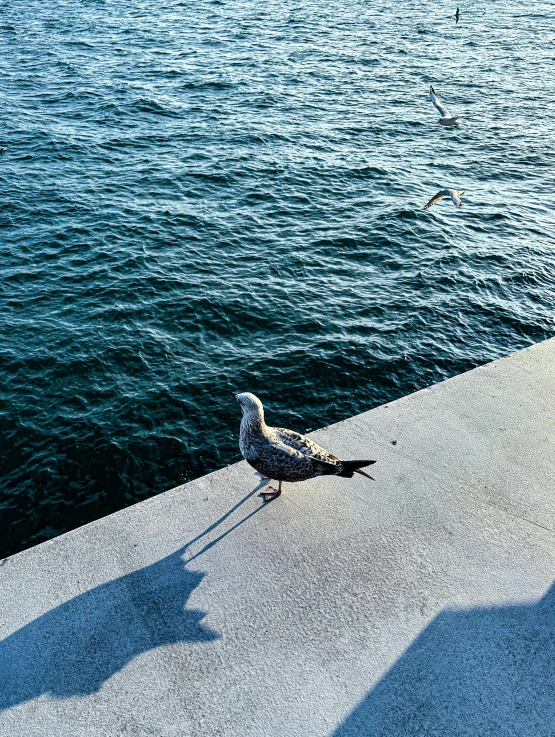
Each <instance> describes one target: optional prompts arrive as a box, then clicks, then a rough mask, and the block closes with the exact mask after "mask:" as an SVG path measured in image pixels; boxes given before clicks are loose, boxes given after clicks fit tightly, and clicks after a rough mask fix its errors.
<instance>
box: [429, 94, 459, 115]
mask: <svg viewBox="0 0 555 737" xmlns="http://www.w3.org/2000/svg"><path fill="white" fill-rule="evenodd" d="M430 100H431V101H432V103H433V105H434V107H435V108H437V110H438V111H439V113H440V114H441V117H442V118H452V117H453V116H452V115H451V113H450V112H449V110H447V108H446V107H445V105H444V104H443V103H442V102H441V100H440V99H439V97H438V96H437V95H436V93H435V91H434V88H433V87H430Z"/></svg>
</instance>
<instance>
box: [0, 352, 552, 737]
mask: <svg viewBox="0 0 555 737" xmlns="http://www.w3.org/2000/svg"><path fill="white" fill-rule="evenodd" d="M267 419H268V421H269V422H270V423H272V422H274V423H275V424H280V418H279V417H275V416H274V415H273V413H272V407H271V402H268V407H267ZM237 421H238V422H239V412H238V417H237ZM313 437H315V438H316V439H317V440H318V442H320V443H321V444H322V445H324V446H325V447H327V448H328V449H329V450H330V451H332V452H333V453H335V454H336V455H338V456H344V457H346V458H349V457H351V458H365V457H369V458H376V459H377V461H378V462H377V464H376V465H375V466H373V469H372V474H373V475H374V476H375V477H376V481H375V482H373V483H372V482H370V481H368V480H366V479H364V478H362V477H359V478H353V479H352V480H348V479H339V478H332V477H325V478H322V479H319V480H313V481H308V482H306V483H300V484H290V485H286V486H285V493H284V494H283V495H282V497H280V498H279V499H277V500H275V501H273V502H271V503H270V504H268V505H266V506H264V505H262V503H261V500H260V499H259V497H258V496H257V494H258V492H259V490H260V488H261V486H260V482H259V479H258V477H257V476H256V475H255V474H254V472H253V470H252V469H251V468H250V467H249V466H247V465H246V464H245V463H239V464H236V465H234V466H231V467H229V468H224V469H222V470H221V471H218V472H217V473H213V474H211V475H209V476H206V477H203V478H201V479H198V480H196V481H193V482H191V483H189V484H186V485H184V486H181V487H179V488H176V489H173V490H171V491H168V492H167V493H165V494H161V495H159V496H156V497H154V498H152V499H150V500H148V501H145V502H142V503H140V504H137V505H135V506H133V507H130V508H128V509H126V510H124V511H122V512H119V513H118V514H114V515H111V516H109V517H106V518H104V519H101V520H98V521H97V522H94V523H92V524H90V525H87V526H85V527H82V528H80V529H77V530H74V531H73V532H70V533H68V534H66V535H63V536H61V537H58V538H56V539H54V540H52V541H50V542H47V543H44V544H42V545H39V546H37V547H35V548H31V549H30V550H27V551H24V552H23V553H20V554H19V555H16V556H14V557H12V558H9V559H7V560H5V561H4V562H3V564H2V565H1V566H0V609H1V612H0V618H1V633H0V636H1V637H2V638H3V639H2V641H1V642H0V735H2V737H19V736H20V735H21V737H23V736H24V737H38V736H39V735H40V736H41V737H42V736H44V737H80V736H81V735H83V736H85V735H86V736H87V737H89V736H90V737H93V736H94V737H101V736H102V737H109V736H112V735H113V736H114V737H116V736H117V737H120V736H121V735H130V736H131V735H133V737H139V736H140V737H142V736H145V737H146V736H147V735H148V736H149V737H151V736H152V737H153V736H156V737H186V736H189V735H190V736H191V737H216V736H219V735H221V736H225V737H238V736H239V735H249V736H250V735H253V736H260V737H262V736H264V737H266V736H269V737H297V736H298V737H348V736H349V737H350V736H352V737H355V736H357V737H378V736H383V737H385V736H386V735H387V736H388V737H416V736H420V735H421V736H422V737H424V736H425V737H435V736H436V735H437V737H455V736H459V735H461V736H462V735H464V736H471V737H485V736H486V735H488V736H489V735H495V736H496V737H498V736H505V735H507V736H509V735H511V737H515V736H519V737H520V736H522V737H536V736H538V737H540V736H541V737H543V736H545V737H548V736H550V737H552V736H553V735H554V734H555V586H554V578H555V482H554V478H555V339H552V340H549V341H545V342H543V343H540V344H538V345H536V346H533V347H532V348H529V349H526V350H523V351H520V352H519V353H516V354H514V355H512V356H509V357H508V358H505V359H502V360H499V361H496V362H494V363H491V364H489V365H487V366H484V367H482V368H479V369H476V370H474V371H471V372H469V373H467V374H463V375H461V376H458V377H456V378H454V379H451V380H449V381H446V382H443V383H441V384H437V385H435V386H432V387H430V388H428V389H424V390H423V391H420V392H418V393H416V394H413V395H411V396H407V397H405V398H403V399H400V400H398V401H396V402H392V403H391V404H387V405H384V406H382V407H379V408H377V409H374V410H372V411H370V412H367V413H365V414H362V415H359V416H357V417H353V418H351V419H348V420H345V421H344V422H341V423H339V424H337V425H334V426H332V427H328V428H326V429H323V430H320V431H318V432H316V433H313Z"/></svg>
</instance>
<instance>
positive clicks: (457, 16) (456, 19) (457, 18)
mask: <svg viewBox="0 0 555 737" xmlns="http://www.w3.org/2000/svg"><path fill="white" fill-rule="evenodd" d="M458 22H459V9H458V8H457V12H456V13H455V25H457V23H458Z"/></svg>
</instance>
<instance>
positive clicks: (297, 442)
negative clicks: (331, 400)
mask: <svg viewBox="0 0 555 737" xmlns="http://www.w3.org/2000/svg"><path fill="white" fill-rule="evenodd" d="M274 431H275V433H276V435H277V437H278V438H279V440H280V441H281V442H282V443H284V444H285V445H288V446H289V447H290V448H294V449H295V450H298V451H299V452H300V453H302V454H303V455H305V456H310V458H314V459H315V460H318V461H320V462H322V463H332V464H334V465H335V464H336V463H338V462H339V458H337V457H336V456H334V455H332V454H331V453H328V451H327V450H324V448H321V447H320V446H319V445H318V444H317V443H315V442H314V440H311V439H310V438H307V437H306V435H301V434H300V433H298V432H295V431H294V430H286V429H285V428H284V427H274Z"/></svg>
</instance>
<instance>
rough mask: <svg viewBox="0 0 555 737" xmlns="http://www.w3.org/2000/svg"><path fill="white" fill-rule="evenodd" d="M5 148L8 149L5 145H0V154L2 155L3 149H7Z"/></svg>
mask: <svg viewBox="0 0 555 737" xmlns="http://www.w3.org/2000/svg"><path fill="white" fill-rule="evenodd" d="M7 150H8V149H7V147H6V146H0V156H2V154H3V153H4V151H7Z"/></svg>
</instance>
